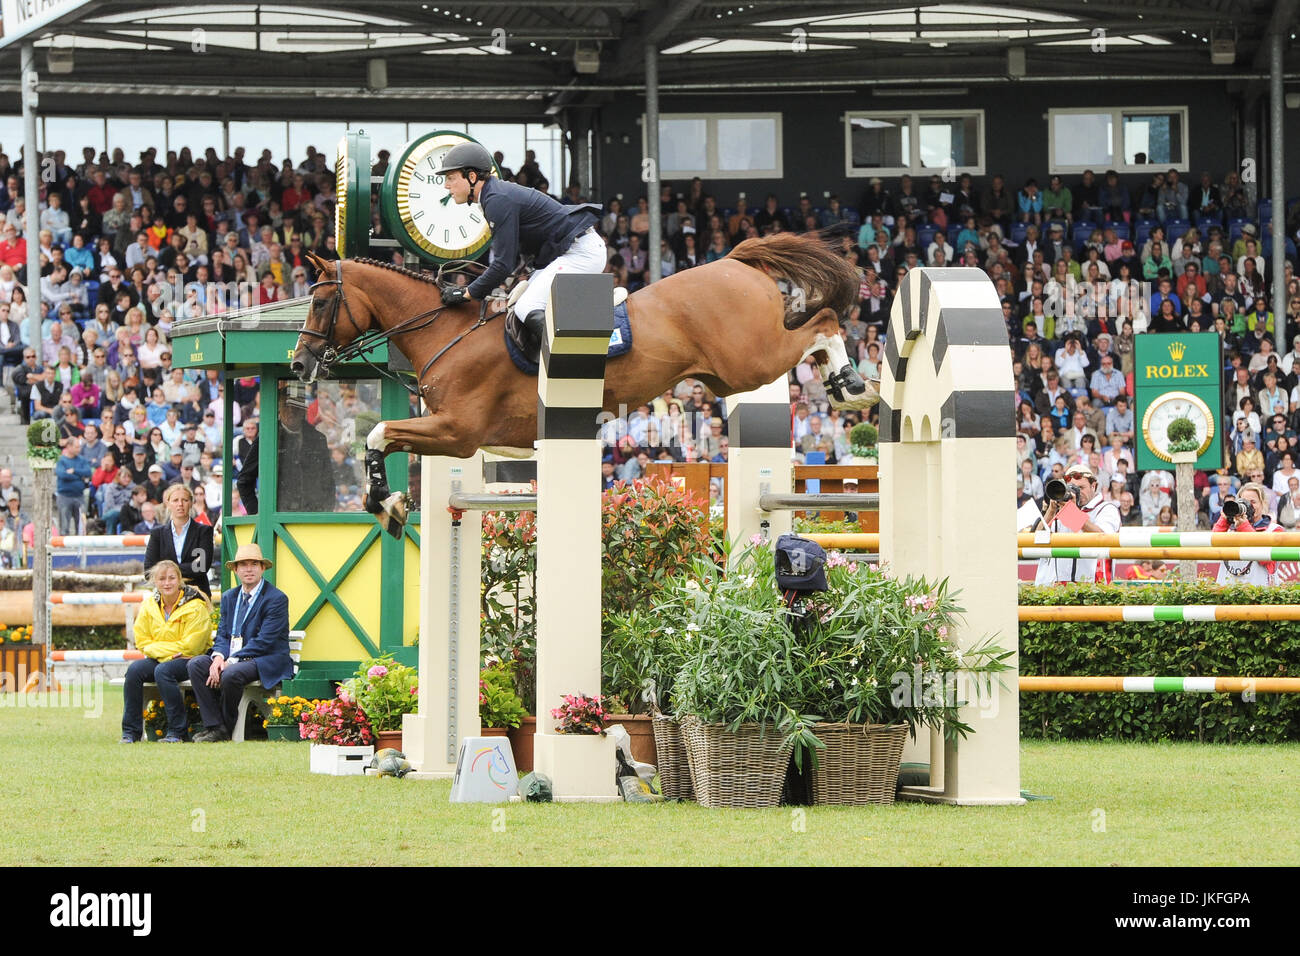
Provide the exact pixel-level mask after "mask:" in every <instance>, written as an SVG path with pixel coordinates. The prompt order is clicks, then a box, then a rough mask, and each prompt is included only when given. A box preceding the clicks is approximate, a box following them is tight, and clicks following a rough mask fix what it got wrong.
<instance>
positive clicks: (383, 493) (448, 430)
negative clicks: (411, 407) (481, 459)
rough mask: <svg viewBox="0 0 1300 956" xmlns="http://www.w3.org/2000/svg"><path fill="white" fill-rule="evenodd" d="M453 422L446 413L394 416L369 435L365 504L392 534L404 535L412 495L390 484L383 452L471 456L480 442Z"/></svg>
mask: <svg viewBox="0 0 1300 956" xmlns="http://www.w3.org/2000/svg"><path fill="white" fill-rule="evenodd" d="M454 424H455V423H454V422H452V421H451V419H450V416H447V415H426V416H423V417H421V418H403V419H395V420H392V421H386V422H380V423H379V424H378V425H376V426H375V427H374V428H372V429H371V430H370V434H369V435H367V436H366V488H365V494H364V496H363V497H362V504H363V506H364V507H365V509H366V510H367V511H369V512H370V513H371V514H372V515H374V516H375V517H376V518H377V519H378V520H379V523H380V524H381V525H382V526H383V528H384V530H385V531H387V532H388V533H389V534H391V535H392V536H393V537H395V538H400V537H401V536H402V527H403V526H404V525H405V524H406V519H407V517H408V516H409V515H410V511H411V497H410V495H408V494H406V493H405V492H401V491H393V490H392V489H391V488H390V487H389V485H388V474H387V472H386V471H385V469H384V456H385V455H389V454H392V453H394V452H410V453H411V454H415V455H447V456H450V457H453V458H468V457H469V456H470V455H472V454H474V450H475V448H476V447H477V445H474V444H473V443H470V444H468V445H467V444H466V440H465V438H464V436H463V435H462V436H457V435H456V434H455V428H454Z"/></svg>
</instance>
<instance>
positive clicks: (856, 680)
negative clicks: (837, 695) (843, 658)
mask: <svg viewBox="0 0 1300 956" xmlns="http://www.w3.org/2000/svg"><path fill="white" fill-rule="evenodd" d="M849 686H850V687H857V686H858V679H857V678H856V677H855V678H853V680H851V681H849Z"/></svg>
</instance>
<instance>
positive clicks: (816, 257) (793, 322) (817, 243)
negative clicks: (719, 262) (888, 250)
mask: <svg viewBox="0 0 1300 956" xmlns="http://www.w3.org/2000/svg"><path fill="white" fill-rule="evenodd" d="M727 258H729V259H735V260H736V261H738V262H743V263H744V264H745V265H747V266H753V267H754V268H755V269H762V270H763V271H764V272H766V273H768V275H770V276H772V277H773V279H776V278H784V279H788V280H789V281H790V282H791V283H792V284H793V285H794V286H796V287H798V288H801V289H802V290H803V296H804V302H803V303H802V305H803V308H801V309H795V310H794V311H792V312H791V313H790V314H788V315H787V316H786V317H785V327H786V328H787V329H797V328H799V327H800V326H801V325H803V324H804V323H805V322H807V321H808V320H809V319H811V318H812V317H813V316H815V315H816V314H817V313H818V312H820V311H821V310H822V309H832V310H833V311H834V312H835V314H836V315H838V316H840V317H842V318H843V317H846V316H847V315H848V311H849V308H850V307H851V306H852V305H853V304H854V303H855V302H857V301H858V288H859V282H858V274H857V272H856V271H855V270H854V268H853V266H852V264H851V263H850V262H849V261H848V260H847V259H845V258H844V256H842V255H841V254H840V253H839V252H838V251H837V250H836V249H835V248H834V247H833V246H831V245H830V244H829V243H828V242H827V241H826V239H825V238H824V237H823V236H822V235H820V234H818V233H809V234H806V235H799V234H797V233H793V232H780V233H777V234H776V235H774V236H763V237H762V238H759V239H746V240H745V241H744V242H742V243H740V245H738V246H736V248H734V249H732V250H731V253H730V254H729V255H728V257H727Z"/></svg>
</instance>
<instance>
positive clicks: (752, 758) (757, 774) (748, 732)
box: [682, 717, 791, 807]
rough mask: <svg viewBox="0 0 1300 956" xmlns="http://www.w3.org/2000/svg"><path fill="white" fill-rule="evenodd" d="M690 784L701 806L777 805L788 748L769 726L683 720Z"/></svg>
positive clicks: (788, 762) (773, 728)
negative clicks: (730, 726)
mask: <svg viewBox="0 0 1300 956" xmlns="http://www.w3.org/2000/svg"><path fill="white" fill-rule="evenodd" d="M682 735H683V737H684V738H685V740H686V756H687V759H688V761H689V763H690V768H691V785H692V786H693V787H694V788H695V799H696V800H697V801H699V804H700V806H702V807H776V806H780V804H781V791H782V790H783V789H784V787H785V774H786V769H787V767H789V765H790V750H791V745H790V744H787V743H786V742H785V735H784V734H782V733H780V732H779V731H778V730H777V729H776V727H775V725H773V724H741V725H740V726H739V727H737V728H736V729H735V730H734V731H732V730H728V729H727V725H726V724H705V723H701V722H700V721H699V720H698V719H696V718H694V717H685V718H683V719H682Z"/></svg>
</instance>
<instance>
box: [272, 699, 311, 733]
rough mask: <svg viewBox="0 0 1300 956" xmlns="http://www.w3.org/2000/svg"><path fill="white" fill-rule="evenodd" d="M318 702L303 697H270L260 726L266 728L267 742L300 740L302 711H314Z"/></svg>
mask: <svg viewBox="0 0 1300 956" xmlns="http://www.w3.org/2000/svg"><path fill="white" fill-rule="evenodd" d="M319 703H320V701H319V700H308V699H307V698H305V697H285V696H283V695H282V696H280V697H272V698H271V699H270V700H268V701H267V702H266V706H267V711H266V717H265V718H264V719H263V720H262V726H263V727H265V728H266V739H267V740H302V734H300V733H299V732H298V726H299V724H300V722H301V721H302V715H303V712H304V711H310V710H315V709H316V705H317V704H319Z"/></svg>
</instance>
